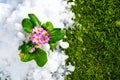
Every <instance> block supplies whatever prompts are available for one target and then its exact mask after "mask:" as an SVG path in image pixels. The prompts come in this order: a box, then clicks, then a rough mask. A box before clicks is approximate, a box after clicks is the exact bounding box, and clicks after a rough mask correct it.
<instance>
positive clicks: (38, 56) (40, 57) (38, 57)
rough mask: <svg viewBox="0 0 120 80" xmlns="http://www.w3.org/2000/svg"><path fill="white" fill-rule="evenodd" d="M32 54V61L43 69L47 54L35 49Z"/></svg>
mask: <svg viewBox="0 0 120 80" xmlns="http://www.w3.org/2000/svg"><path fill="white" fill-rule="evenodd" d="M33 54H35V58H34V60H35V61H36V63H37V65H38V66H40V67H43V66H44V65H45V64H46V62H47V61H48V59H47V54H46V52H45V51H43V50H42V49H37V50H36V51H35V52H34V53H33Z"/></svg>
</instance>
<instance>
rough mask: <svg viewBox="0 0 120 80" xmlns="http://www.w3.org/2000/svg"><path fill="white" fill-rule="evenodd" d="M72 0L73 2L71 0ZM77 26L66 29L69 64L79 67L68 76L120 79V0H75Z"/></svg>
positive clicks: (69, 78)
mask: <svg viewBox="0 0 120 80" xmlns="http://www.w3.org/2000/svg"><path fill="white" fill-rule="evenodd" d="M68 2H73V0H69V1H68ZM74 3H75V5H73V6H72V8H71V10H72V12H73V13H75V18H74V21H75V24H74V25H73V26H74V28H69V29H68V30H66V35H67V38H66V39H65V41H68V42H69V44H70V47H69V48H68V49H67V50H65V52H66V54H67V55H69V59H68V60H67V64H68V63H69V62H71V63H72V64H73V65H75V71H74V72H73V73H72V74H71V75H68V76H67V77H66V80H119V79H120V25H119V21H120V1H119V0H101V1H100V0H74Z"/></svg>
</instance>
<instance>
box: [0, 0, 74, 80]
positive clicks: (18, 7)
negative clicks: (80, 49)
mask: <svg viewBox="0 0 120 80" xmlns="http://www.w3.org/2000/svg"><path fill="white" fill-rule="evenodd" d="M70 5H72V4H70ZM70 5H67V2H66V1H64V0H0V78H1V80H5V79H6V80H64V77H65V76H66V75H67V74H68V73H69V72H71V71H74V67H73V66H72V65H71V64H70V66H66V65H65V60H66V59H67V58H68V56H67V55H65V52H64V51H62V50H60V48H59V46H61V47H62V48H65V49H66V48H68V47H69V44H68V43H67V42H60V44H59V45H58V46H57V48H56V49H55V50H54V51H53V52H52V51H50V50H49V49H50V46H49V45H48V44H46V45H45V46H43V49H44V50H46V52H47V53H48V62H47V64H46V65H45V66H44V67H42V68H41V67H38V66H37V65H36V63H35V61H30V62H26V63H24V62H21V61H20V58H19V55H18V54H19V52H20V51H18V47H19V45H21V44H22V41H23V40H24V39H25V36H24V31H23V30H22V26H21V21H22V19H23V18H25V17H27V14H28V13H34V14H36V15H37V17H38V18H39V19H40V20H41V21H42V22H43V23H44V22H46V21H51V22H52V23H53V24H54V27H56V28H66V27H67V26H69V25H71V24H72V23H73V21H72V20H71V18H72V16H73V13H72V12H70V10H69V8H70Z"/></svg>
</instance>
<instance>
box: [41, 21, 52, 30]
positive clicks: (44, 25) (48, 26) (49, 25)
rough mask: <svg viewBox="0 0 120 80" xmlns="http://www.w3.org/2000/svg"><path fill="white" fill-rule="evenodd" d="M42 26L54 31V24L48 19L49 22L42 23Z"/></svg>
mask: <svg viewBox="0 0 120 80" xmlns="http://www.w3.org/2000/svg"><path fill="white" fill-rule="evenodd" d="M42 27H43V28H44V29H46V30H48V31H52V30H53V27H54V26H53V24H52V23H51V22H49V21H48V22H46V23H44V24H42Z"/></svg>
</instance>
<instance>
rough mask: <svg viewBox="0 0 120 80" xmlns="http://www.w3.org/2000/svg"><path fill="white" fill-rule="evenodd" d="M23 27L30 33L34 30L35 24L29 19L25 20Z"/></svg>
mask: <svg viewBox="0 0 120 80" xmlns="http://www.w3.org/2000/svg"><path fill="white" fill-rule="evenodd" d="M22 26H23V29H24V31H26V32H27V33H30V32H31V30H32V28H33V24H32V23H31V21H30V19H28V18H25V19H23V21H22Z"/></svg>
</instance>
